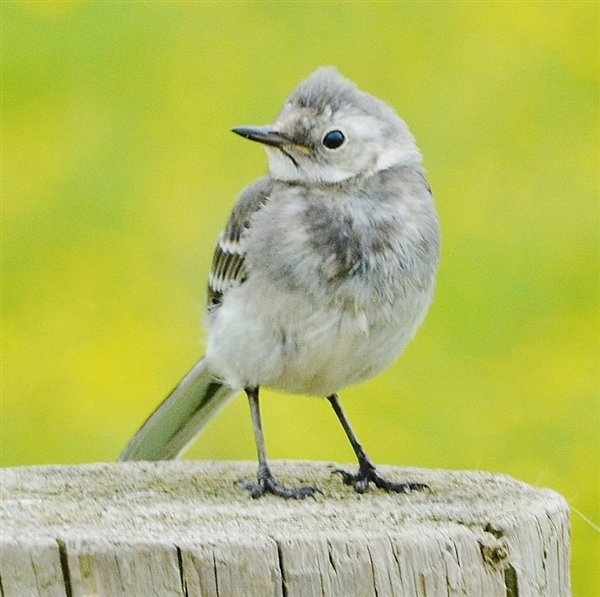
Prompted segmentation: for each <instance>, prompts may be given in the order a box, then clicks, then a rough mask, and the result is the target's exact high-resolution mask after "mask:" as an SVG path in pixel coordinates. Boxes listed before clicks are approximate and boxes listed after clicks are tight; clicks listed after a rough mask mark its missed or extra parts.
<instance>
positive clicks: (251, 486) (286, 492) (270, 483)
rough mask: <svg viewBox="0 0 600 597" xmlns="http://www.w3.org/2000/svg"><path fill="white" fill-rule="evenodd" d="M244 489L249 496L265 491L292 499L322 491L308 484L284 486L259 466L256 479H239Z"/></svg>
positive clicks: (301, 498)
mask: <svg viewBox="0 0 600 597" xmlns="http://www.w3.org/2000/svg"><path fill="white" fill-rule="evenodd" d="M240 483H241V484H242V487H244V489H247V490H248V491H249V492H250V497H252V498H254V499H256V498H259V497H262V496H263V495H265V494H266V493H271V494H273V495H277V496H279V497H282V498H286V499H292V500H303V499H304V498H306V497H313V496H314V495H315V494H317V493H321V494H322V493H323V492H322V491H321V490H320V489H319V488H318V487H312V486H310V485H299V486H298V487H285V485H281V484H280V483H279V482H278V481H277V479H275V477H274V476H273V473H272V472H271V471H270V470H269V469H268V468H259V469H258V475H257V478H256V481H253V480H252V479H245V478H244V479H240Z"/></svg>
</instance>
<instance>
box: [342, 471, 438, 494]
mask: <svg viewBox="0 0 600 597" xmlns="http://www.w3.org/2000/svg"><path fill="white" fill-rule="evenodd" d="M333 473H339V474H340V475H341V476H342V482H343V483H344V484H345V485H352V486H353V487H354V491H356V493H365V492H366V491H368V489H369V483H370V482H371V483H373V484H374V485H375V487H379V488H380V489H383V490H385V491H388V492H393V493H409V492H410V491H423V490H426V489H429V486H428V485H426V484H425V483H411V482H406V483H394V482H393V481H388V480H387V479H386V478H385V477H382V476H381V475H380V474H379V471H378V470H377V469H376V468H375V467H374V466H360V467H359V469H358V473H357V474H355V475H353V474H352V473H349V472H348V471H344V470H342V469H335V470H334V471H333Z"/></svg>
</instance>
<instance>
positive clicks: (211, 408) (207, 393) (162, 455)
mask: <svg viewBox="0 0 600 597" xmlns="http://www.w3.org/2000/svg"><path fill="white" fill-rule="evenodd" d="M238 392H239V390H234V389H232V388H230V387H229V386H226V385H224V384H222V383H221V382H219V381H216V380H215V379H214V377H212V375H211V374H210V372H209V371H208V369H207V368H206V364H205V361H204V359H201V360H200V361H199V362H198V363H196V365H195V366H194V368H193V369H192V370H191V371H190V372H189V373H188V374H187V375H186V376H185V377H184V378H183V379H182V380H181V382H180V383H179V385H178V386H177V387H176V388H175V389H174V390H173V391H172V392H171V393H170V394H169V395H168V396H167V397H166V398H165V400H164V401H163V403H162V404H161V405H160V406H159V407H158V408H157V409H156V410H155V411H154V412H153V413H152V414H151V415H150V417H149V418H148V420H147V421H146V422H145V423H144V424H143V425H142V427H141V429H140V430H139V431H138V432H137V433H136V434H135V435H134V436H133V438H132V439H131V440H130V442H129V443H128V444H127V446H126V448H125V449H124V450H123V453H122V454H121V456H120V457H119V460H172V459H174V458H177V457H178V456H180V454H181V453H182V452H184V451H185V450H186V448H187V447H188V446H189V445H190V444H191V443H192V442H193V441H194V440H195V439H196V437H197V436H198V434H199V433H200V432H201V431H202V430H203V429H204V427H206V425H208V423H209V422H210V420H211V419H212V418H213V417H214V416H215V415H216V414H217V413H218V412H219V411H220V410H221V409H222V408H223V407H224V406H225V405H226V404H227V403H228V402H229V401H230V400H231V399H232V398H233V397H234V396H235V395H236V394H237V393H238Z"/></svg>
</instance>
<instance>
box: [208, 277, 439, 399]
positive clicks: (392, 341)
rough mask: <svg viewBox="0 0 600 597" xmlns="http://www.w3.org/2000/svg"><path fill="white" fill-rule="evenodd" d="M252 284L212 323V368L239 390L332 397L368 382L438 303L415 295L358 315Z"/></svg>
mask: <svg viewBox="0 0 600 597" xmlns="http://www.w3.org/2000/svg"><path fill="white" fill-rule="evenodd" d="M252 282H253V281H250V280H248V281H247V282H246V283H244V284H243V285H242V286H240V287H238V288H234V289H231V290H230V291H229V292H228V293H227V296H226V299H225V300H224V302H223V304H222V305H221V306H220V307H219V308H218V309H217V310H216V312H215V313H214V314H213V315H212V316H211V317H210V318H209V321H208V324H207V326H208V332H209V339H208V346H207V353H206V359H207V362H208V364H209V367H210V369H211V370H212V371H213V372H214V374H215V375H216V376H217V377H219V378H220V379H222V380H223V381H224V382H226V383H227V384H228V385H230V386H232V387H234V388H245V387H258V386H266V387H271V388H274V389H279V390H283V391H286V392H291V393H298V394H311V395H317V396H328V395H330V394H333V393H335V392H337V391H339V390H340V389H342V388H343V387H345V386H347V385H351V384H355V383H359V382H362V381H365V380H367V379H369V378H371V377H373V376H374V375H376V374H377V373H379V372H381V371H382V370H384V369H385V368H387V367H388V366H389V365H390V364H391V363H392V362H393V361H394V360H395V359H396V358H397V356H398V355H399V354H400V352H402V350H403V349H404V347H405V346H406V344H407V343H408V342H409V340H410V339H411V338H412V336H413V335H414V333H415V331H416V329H417V328H418V326H419V325H420V323H421V321H422V319H423V317H424V315H425V311H426V310H427V307H428V306H429V302H430V300H429V299H430V297H426V298H425V300H424V297H423V295H422V293H421V292H418V291H416V290H415V291H414V295H413V296H404V297H403V299H402V301H400V302H399V303H398V304H397V305H395V306H394V307H393V308H390V309H386V310H385V312H384V310H383V309H381V308H378V307H375V306H374V307H371V308H366V309H362V310H352V312H351V311H348V310H344V309H343V308H342V307H341V306H340V307H337V306H335V305H333V306H327V307H324V306H321V307H320V308H317V306H316V305H315V304H313V303H311V302H310V301H308V300H306V299H303V298H302V297H301V296H299V295H298V294H297V293H295V294H291V293H287V294H286V293H282V292H281V290H280V289H277V290H275V289H273V288H268V287H265V284H264V281H263V283H262V284H261V283H260V282H258V283H256V284H252ZM274 292H277V294H276V295H275V294H273V293H274ZM367 313H368V315H367Z"/></svg>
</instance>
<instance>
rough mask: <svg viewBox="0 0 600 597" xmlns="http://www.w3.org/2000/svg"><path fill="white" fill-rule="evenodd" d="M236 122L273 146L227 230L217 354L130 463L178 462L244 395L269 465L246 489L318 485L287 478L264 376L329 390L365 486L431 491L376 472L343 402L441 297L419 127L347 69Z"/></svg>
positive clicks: (214, 274)
mask: <svg viewBox="0 0 600 597" xmlns="http://www.w3.org/2000/svg"><path fill="white" fill-rule="evenodd" d="M232 131H233V132H234V133H236V134H237V135H240V136H241V137H243V138H245V139H249V140H251V141H254V142H257V143H259V144H261V145H262V146H263V147H264V149H265V150H266V153H267V157H268V172H267V174H266V175H264V176H262V177H261V178H259V179H258V180H256V181H255V182H254V183H252V184H250V185H249V186H248V187H247V188H245V189H244V190H243V191H242V192H241V194H240V195H239V197H238V198H237V200H236V202H235V204H234V206H233V209H232V212H231V215H230V217H229V220H228V222H227V224H226V225H225V228H224V229H223V231H222V232H221V234H220V236H219V237H218V242H217V246H216V249H215V251H214V256H213V261H212V268H211V272H210V276H209V280H208V290H207V308H206V322H205V326H206V332H207V342H206V352H205V355H204V357H203V358H201V359H200V361H199V362H198V363H197V364H196V365H195V366H194V367H193V368H192V370H191V371H190V372H189V373H188V374H187V375H186V376H185V377H184V378H183V379H182V380H181V382H180V383H179V384H178V385H177V386H176V387H175V389H174V390H173V391H172V392H171V394H169V395H168V396H167V398H166V399H165V400H164V401H163V402H162V404H161V405H160V406H159V407H158V408H157V409H156V411H155V412H154V413H153V414H152V415H151V416H150V417H149V418H148V420H147V421H146V422H145V423H144V425H143V426H142V427H141V429H140V430H139V431H138V432H137V433H136V434H135V435H134V437H133V438H132V439H131V440H130V442H129V443H128V445H127V446H126V448H125V449H124V451H123V452H122V454H121V456H120V460H121V461H130V460H150V461H155V460H169V459H173V458H177V457H179V456H180V455H181V454H182V453H183V452H184V451H185V450H186V449H187V447H188V446H189V445H190V444H191V443H192V442H193V441H194V440H195V439H196V437H197V436H198V435H199V433H200V432H201V431H202V430H203V429H204V428H205V427H206V425H207V424H208V423H209V422H210V420H211V419H212V418H213V417H214V416H215V415H216V414H217V413H218V412H219V411H220V410H221V408H223V407H224V406H225V405H226V404H227V403H228V402H229V401H230V400H232V399H233V398H234V397H235V396H237V395H238V394H240V393H242V392H245V393H246V395H247V398H248V401H249V405H250V413H251V419H252V425H253V430H254V437H255V442H256V449H257V453H258V471H257V475H256V478H255V479H242V480H241V483H242V485H243V487H244V488H245V489H246V490H247V491H248V492H249V494H250V496H251V497H253V498H259V497H261V496H263V495H265V494H273V495H276V496H280V497H282V498H289V499H303V498H306V497H309V496H315V494H317V493H319V492H320V491H321V490H320V489H319V488H318V487H314V486H310V485H299V486H296V487H288V486H285V485H283V484H281V483H280V482H279V481H278V480H277V478H276V477H275V475H274V474H273V472H272V470H271V467H270V465H269V462H268V459H267V453H266V447H265V440H264V434H263V427H262V422H261V414H260V408H259V392H260V389H261V388H265V387H266V388H272V389H274V390H278V391H281V392H285V393H288V394H292V395H301V394H305V395H312V396H317V397H321V398H326V399H327V400H328V401H329V403H330V404H331V406H332V408H333V410H334V413H335V415H336V416H337V418H338V420H339V422H340V424H341V425H342V427H343V429H344V432H345V434H346V436H347V438H348V440H349V442H350V444H351V446H352V449H353V451H354V453H355V455H356V458H357V461H358V471H357V472H355V473H351V472H348V471H345V470H341V469H336V470H335V472H337V473H339V474H340V475H341V477H342V481H343V483H345V484H346V485H349V486H352V487H353V488H354V490H355V491H356V492H358V493H365V492H366V491H367V490H368V489H369V488H370V485H371V484H373V485H374V486H375V487H377V488H380V489H381V490H384V491H387V492H395V493H406V492H411V491H418V490H424V489H427V485H425V484H423V483H418V482H414V481H410V480H404V481H392V480H389V479H386V478H385V477H384V476H383V475H382V474H381V473H380V472H379V470H378V469H377V467H376V466H375V464H374V462H373V461H372V460H371V459H370V457H369V456H368V455H367V453H366V451H365V449H364V448H363V446H362V444H361V443H360V441H359V439H358V437H357V435H356V433H355V431H354V429H353V428H352V426H351V424H350V421H349V419H348V418H347V416H346V414H345V412H344V410H343V409H342V405H341V402H340V399H339V392H340V390H342V389H343V388H345V387H347V386H351V385H355V384H359V383H362V382H364V381H366V380H368V379H371V378H372V377H374V376H376V375H378V374H379V373H381V372H382V371H384V370H385V369H387V368H388V367H389V366H390V365H391V364H392V363H393V362H394V361H395V360H396V359H397V357H398V356H399V355H400V354H401V353H402V351H403V350H404V348H405V346H406V345H407V344H408V342H409V341H410V340H411V339H412V337H413V336H414V334H415V332H416V330H417V329H418V328H419V326H420V325H421V323H422V321H423V319H424V317H425V314H426V312H427V310H428V308H429V306H430V304H431V302H432V298H433V293H434V287H435V280H436V273H437V269H438V262H439V255H440V236H441V235H440V224H439V220H438V216H437V212H436V208H435V203H434V199H433V196H432V192H431V188H430V186H429V184H428V182H427V178H426V173H425V170H424V167H423V159H422V155H421V152H420V150H419V149H418V147H417V145H416V142H415V139H414V137H413V135H412V134H411V132H410V130H409V128H408V126H407V125H406V123H405V122H404V121H403V120H402V119H401V118H400V117H399V116H398V115H397V113H396V111H395V110H394V109H393V108H392V107H391V106H390V105H388V104H387V103H386V102H384V101H382V100H380V99H378V98H376V97H374V96H373V95H371V94H369V93H367V92H364V91H361V90H360V89H359V88H358V87H357V85H356V84H355V83H353V82H352V81H351V80H349V79H347V78H346V77H344V76H343V75H342V74H340V72H339V71H338V70H337V69H336V68H335V67H320V68H318V69H317V70H316V71H314V72H313V73H312V74H310V75H309V76H308V77H307V78H306V79H304V80H302V81H301V82H300V83H299V84H298V86H297V88H296V89H295V90H294V91H293V92H292V94H291V95H290V96H289V98H288V99H287V101H286V102H285V104H284V105H283V107H282V108H281V110H280V112H279V114H278V116H277V117H276V119H275V121H274V122H273V123H272V124H270V125H268V126H239V127H235V128H233V129H232ZM370 400H372V399H370ZM372 408H375V409H376V408H377V406H376V404H373V406H372ZM279 424H281V425H284V424H285V422H280V423H279Z"/></svg>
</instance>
